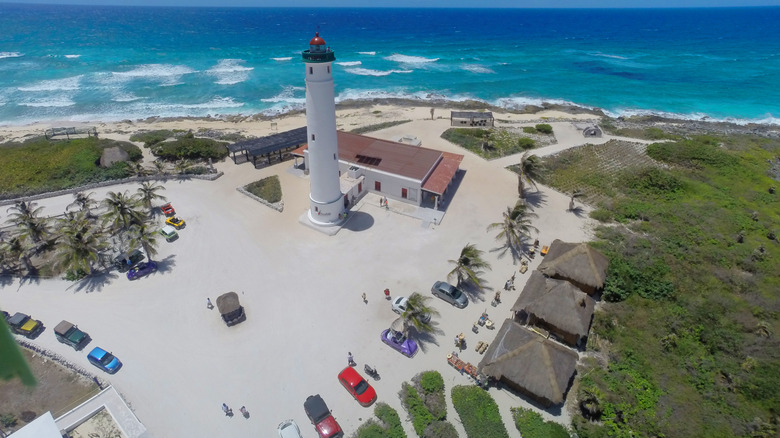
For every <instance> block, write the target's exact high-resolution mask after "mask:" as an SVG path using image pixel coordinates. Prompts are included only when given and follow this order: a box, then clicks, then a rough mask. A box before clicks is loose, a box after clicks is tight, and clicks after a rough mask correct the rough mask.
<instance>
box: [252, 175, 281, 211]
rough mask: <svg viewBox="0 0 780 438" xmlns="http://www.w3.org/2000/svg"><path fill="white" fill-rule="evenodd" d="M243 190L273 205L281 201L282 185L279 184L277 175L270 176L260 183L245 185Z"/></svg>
mask: <svg viewBox="0 0 780 438" xmlns="http://www.w3.org/2000/svg"><path fill="white" fill-rule="evenodd" d="M244 189H245V190H246V191H248V192H249V193H251V194H253V195H255V196H257V197H258V198H260V199H265V200H266V201H268V202H270V203H271V204H275V203H277V202H279V201H281V200H282V185H281V183H280V182H279V176H278V175H271V176H269V177H267V178H263V179H261V180H260V181H255V182H253V183H251V184H247V185H246V186H244Z"/></svg>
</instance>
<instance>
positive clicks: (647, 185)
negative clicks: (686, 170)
mask: <svg viewBox="0 0 780 438" xmlns="http://www.w3.org/2000/svg"><path fill="white" fill-rule="evenodd" d="M626 185H627V186H628V187H630V188H631V189H634V190H636V191H638V192H640V193H643V194H648V195H654V196H666V195H670V194H674V193H677V192H680V191H682V190H683V189H684V188H685V184H684V183H683V181H682V179H680V178H678V177H677V176H676V175H674V174H672V173H671V172H669V171H667V170H662V169H659V168H657V167H650V168H645V169H641V170H638V171H636V170H634V171H631V172H630V173H627V175H626Z"/></svg>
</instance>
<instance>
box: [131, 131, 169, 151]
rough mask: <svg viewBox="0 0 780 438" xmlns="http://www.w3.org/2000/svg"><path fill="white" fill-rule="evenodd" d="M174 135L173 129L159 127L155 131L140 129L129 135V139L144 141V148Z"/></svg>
mask: <svg viewBox="0 0 780 438" xmlns="http://www.w3.org/2000/svg"><path fill="white" fill-rule="evenodd" d="M174 135H176V133H175V132H174V131H171V130H168V129H160V130H156V131H141V132H136V133H135V134H133V135H131V136H130V141H140V142H143V143H144V147H145V148H149V147H152V146H154V145H156V144H157V143H160V142H163V141H165V140H167V139H169V138H173V136H174Z"/></svg>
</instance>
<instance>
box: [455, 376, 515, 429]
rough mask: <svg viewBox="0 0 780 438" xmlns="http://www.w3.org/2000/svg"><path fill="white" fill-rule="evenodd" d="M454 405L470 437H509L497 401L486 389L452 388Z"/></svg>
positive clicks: (471, 387) (474, 387) (476, 387)
mask: <svg viewBox="0 0 780 438" xmlns="http://www.w3.org/2000/svg"><path fill="white" fill-rule="evenodd" d="M452 404H453V405H454V406H455V411H457V412H458V415H459V416H460V419H461V421H462V422H463V428H465V429H466V435H467V436H468V437H470V438H482V437H491V438H501V437H507V438H508V437H509V433H508V432H507V431H506V427H505V426H504V422H503V421H502V420H501V414H500V413H499V412H498V405H497V404H496V401H495V400H493V397H491V396H490V394H489V393H488V392H487V391H485V390H484V389H482V388H480V387H478V386H456V387H454V388H452Z"/></svg>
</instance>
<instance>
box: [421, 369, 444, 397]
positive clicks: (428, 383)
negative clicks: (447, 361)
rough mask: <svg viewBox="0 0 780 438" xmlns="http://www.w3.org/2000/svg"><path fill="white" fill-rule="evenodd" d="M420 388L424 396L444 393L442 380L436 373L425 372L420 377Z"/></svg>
mask: <svg viewBox="0 0 780 438" xmlns="http://www.w3.org/2000/svg"><path fill="white" fill-rule="evenodd" d="M420 386H421V387H422V389H423V391H425V393H426V394H430V393H432V392H439V391H444V379H443V378H442V377H441V374H440V373H439V372H438V371H426V372H424V373H422V376H421V377H420Z"/></svg>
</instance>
